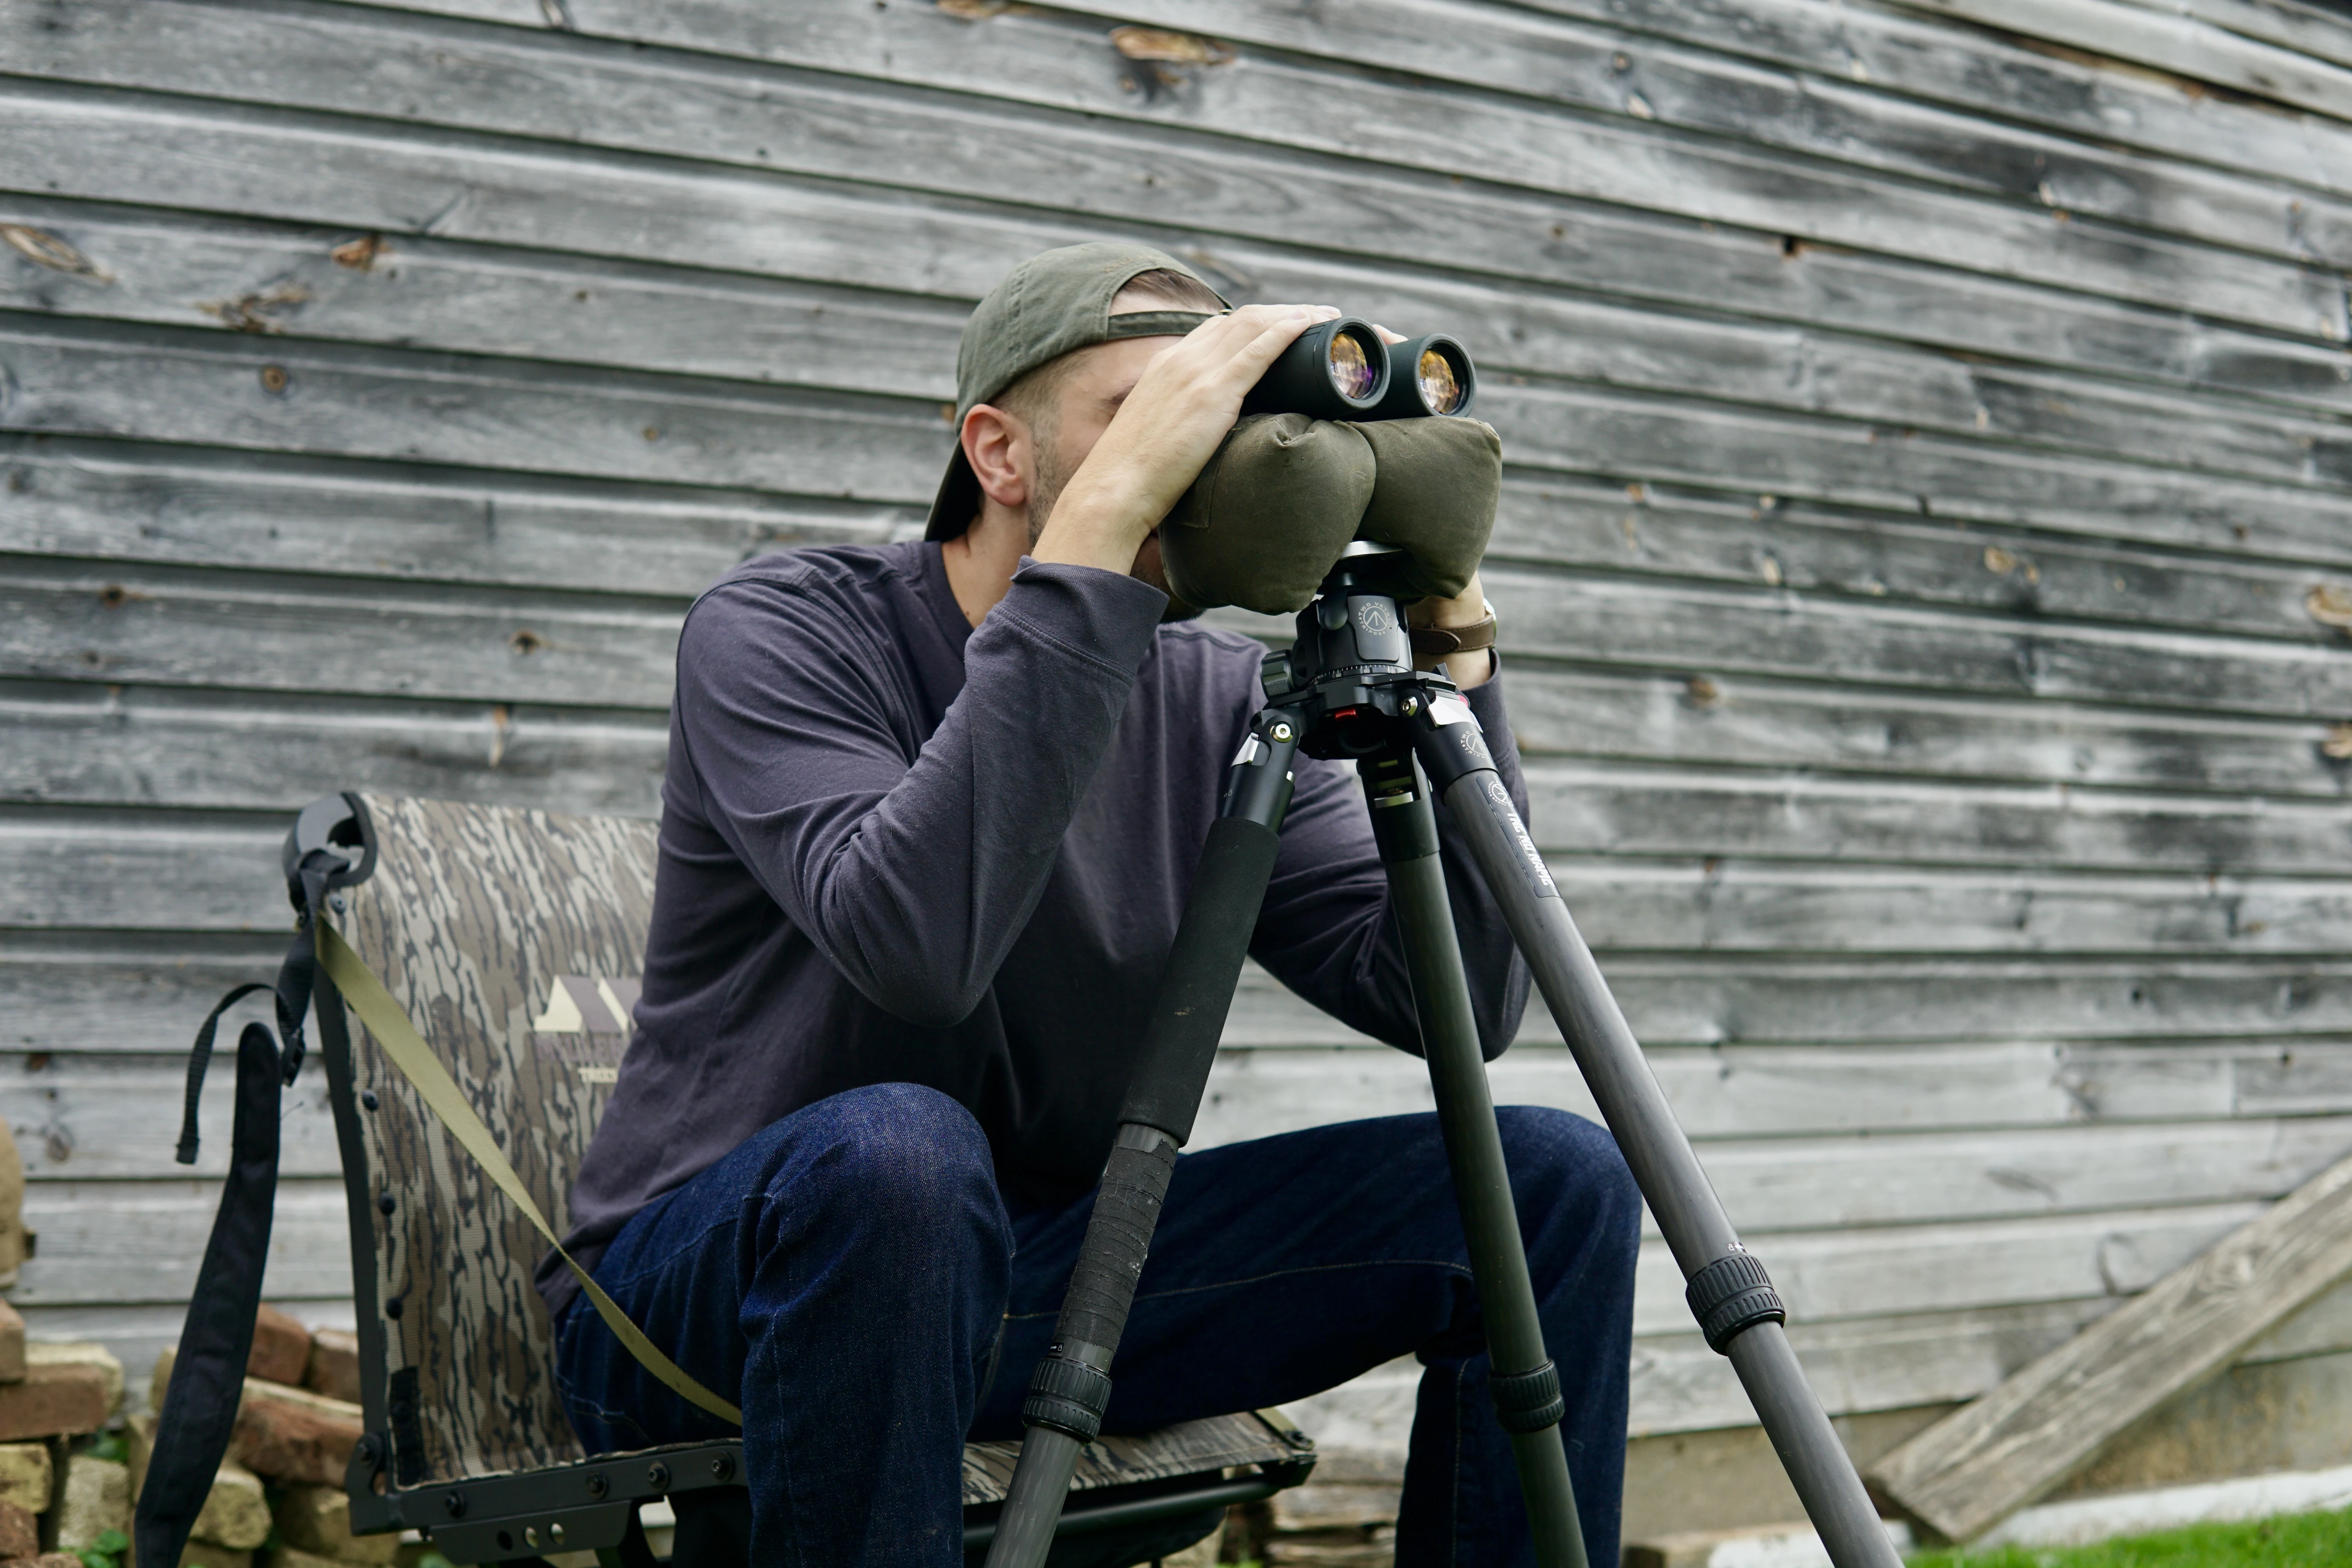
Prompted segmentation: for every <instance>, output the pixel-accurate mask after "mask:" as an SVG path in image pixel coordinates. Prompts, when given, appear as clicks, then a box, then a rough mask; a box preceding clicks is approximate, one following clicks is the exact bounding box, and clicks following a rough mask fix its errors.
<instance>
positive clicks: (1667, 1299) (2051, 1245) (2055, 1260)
mask: <svg viewBox="0 0 2352 1568" xmlns="http://www.w3.org/2000/svg"><path fill="white" fill-rule="evenodd" d="M2266 1207H2267V1205H2262V1204H2244V1203H2239V1204H2207V1205H2193V1206H2189V1207H2182V1208H2171V1209H2141V1210H2128V1211H2119V1212H2117V1211H2111V1212H2107V1213H2102V1214H2095V1215H2059V1216H2055V1217H2052V1218H2042V1219H2013V1220H1988V1221H1981V1222H1972V1223H1966V1224H1952V1225H1937V1226H1891V1227H1888V1228H1886V1229H1883V1230H1860V1231H1851V1232H1837V1233H1831V1234H1826V1235H1825V1234H1822V1233H1820V1232H1814V1233H1811V1234H1800V1235H1789V1236H1778V1237H1773V1238H1772V1239H1771V1242H1770V1244H1769V1246H1759V1247H1758V1248H1757V1252H1758V1254H1759V1256H1760V1257H1761V1258H1763V1260H1764V1263H1765V1265H1766V1267H1767V1268H1769V1269H1770V1270H1771V1274H1772V1282H1773V1284H1774V1285H1775V1286H1776V1287H1778V1289H1780V1295H1781V1298H1782V1299H1783V1300H1786V1301H1787V1302H1788V1304H1789V1317H1790V1321H1791V1322H1823V1321H1829V1320H1831V1319H1835V1318H1862V1317H1877V1316H1884V1315H1887V1314H1892V1313H1906V1312H1919V1311H1928V1310H1959V1309H1964V1308H1975V1307H1993V1306H2001V1305H2017V1304H2024V1303H2031V1302H2036V1301H2041V1302H2056V1301H2067V1300H2081V1299H2084V1298H2085V1297H2095V1296H2098V1295H2102V1294H2105V1295H2113V1296H2129V1295H2135V1294H2137V1293H2138V1292H2140V1291H2142V1290H2145V1289H2147V1288H2148V1287H2149V1286H2151V1285H2153V1284H2154V1283H2156V1281H2157V1280H2158V1279H2161V1278H2163V1277H2164V1276H2165V1275H2167V1274H2168V1273H2170V1272H2171V1271H2172V1270H2173V1269H2174V1268H2178V1267H2179V1266H2180V1265H2181V1264H2183V1263H2185V1262H2187V1261H2188V1260H2189V1258H2194V1257H2195V1256H2197V1255H2198V1254H2199V1253H2200V1252H2202V1251H2204V1250H2205V1249H2206V1248H2207V1247H2210V1246H2211V1245H2212V1244H2213V1243H2214V1242H2216V1241H2218V1240H2220V1239H2221V1237H2223V1236H2225V1235H2227V1234H2228V1233H2229V1232H2231V1231H2232V1230H2234V1229H2236V1228H2237V1227H2238V1226H2241V1225H2243V1224H2244V1223H2245V1222H2246V1221H2248V1220H2250V1219H2252V1218H2253V1217H2254V1216H2255V1215H2259V1214H2261V1213H2263V1212H2264V1210H2265V1208H2266ZM1636 1281H1637V1282H1636V1287H1635V1292H1634V1299H1633V1331H1634V1332H1635V1333H1637V1334H1646V1333H1664V1332H1677V1333H1678V1332H1685V1331H1688V1329H1689V1327H1690V1321H1691V1317H1690V1308H1689V1307H1688V1306H1687V1305H1686V1304H1685V1301H1684V1300H1683V1277H1682V1272H1681V1270H1680V1269H1678V1268H1675V1261H1674V1258H1673V1256H1672V1255H1671V1254H1670V1253H1668V1252H1667V1250H1666V1247H1665V1244H1664V1242H1663V1241H1653V1242H1644V1243H1643V1247H1642V1257H1641V1261H1640V1263H1639V1265H1638V1266H1637V1272H1636Z"/></svg>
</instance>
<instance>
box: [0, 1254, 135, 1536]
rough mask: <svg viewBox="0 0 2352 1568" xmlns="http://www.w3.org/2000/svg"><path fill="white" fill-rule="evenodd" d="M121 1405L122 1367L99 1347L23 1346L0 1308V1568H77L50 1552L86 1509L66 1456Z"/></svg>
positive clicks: (10, 1315) (7, 1309)
mask: <svg viewBox="0 0 2352 1568" xmlns="http://www.w3.org/2000/svg"><path fill="white" fill-rule="evenodd" d="M121 1398H122V1363H120V1362H118V1361H116V1360H115V1359H114V1357H113V1356H112V1355H110V1354H109V1353H108V1352H107V1351H106V1350H105V1349H104V1347H102V1346H99V1345H83V1344H71V1345H61V1344H28V1343H27V1342H26V1338H25V1320H24V1319H23V1318H21V1317H19V1316H18V1315H17V1313H16V1309H15V1308H14V1307H11V1306H9V1305H8V1304H7V1303H6V1302H5V1301H0V1568H81V1559H80V1558H79V1557H77V1556H72V1555H69V1554H67V1553H65V1552H58V1551H56V1550H53V1548H54V1547H55V1545H56V1534H57V1527H58V1521H59V1520H60V1519H61V1518H63V1517H65V1516H66V1515H67V1514H68V1513H69V1512H70V1511H71V1510H73V1509H74V1508H76V1507H78V1506H80V1505H81V1504H82V1503H83V1502H84V1501H85V1494H86V1493H87V1492H88V1490H89V1486H90V1484H92V1483H91V1481H90V1480H89V1479H85V1480H84V1483H83V1489H82V1492H80V1493H76V1492H74V1491H72V1490H71V1489H69V1487H68V1484H67V1482H68V1475H67V1473H66V1465H65V1463H64V1460H65V1456H66V1453H67V1451H68V1447H71V1446H72V1445H73V1444H74V1443H75V1442H76V1441H77V1440H79V1438H82V1437H84V1436H88V1435H89V1434H90V1433H93V1432H96V1431H98V1430H100V1428H102V1427H103V1426H105V1425H106V1423H107V1419H108V1417H109V1416H110V1415H112V1414H113V1412H114V1410H115V1408H116V1407H117V1406H118V1405H120V1404H121Z"/></svg>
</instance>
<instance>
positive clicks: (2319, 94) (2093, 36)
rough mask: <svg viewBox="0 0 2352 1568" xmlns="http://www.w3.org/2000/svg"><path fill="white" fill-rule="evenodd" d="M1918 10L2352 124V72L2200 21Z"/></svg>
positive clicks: (2055, 0) (1966, 7) (2081, 8)
mask: <svg viewBox="0 0 2352 1568" xmlns="http://www.w3.org/2000/svg"><path fill="white" fill-rule="evenodd" d="M1905 3H1906V5H1910V6H1911V7H1912V8H1914V9H1916V10H1921V11H1933V12H1939V13H1941V14H1943V15H1945V16H1957V17H1959V18H1960V19H1962V20H1964V21H1969V22H1977V23H1981V24H1983V25H1984V26H1990V27H1998V28H2000V30H2001V31H2003V32H2010V33H2022V34H2024V35H2026V36H2027V37H2036V38H2047V39H2049V40H2051V41H2052V42H2053V43H2059V44H2065V45H2068V46H2070V47H2074V48H2079V49H2084V50H2088V51H2090V52H2092V53H2095V54H2102V55H2110V56H2113V57H2115V58H2117V59H2122V60H2127V61H2129V62H2131V63H2132V64H2134V65H2144V66H2155V67H2157V68H2159V69H2162V70H2168V71H2175V72H2178V73H2179V74H2180V75H2182V76H2185V77H2188V78H2189V79H2192V80H2197V81H2210V82H2214V83H2217V84H2219V85H2221V86H2222V87H2226V88H2231V89H2235V90H2237V91H2240V92H2244V93H2249V94H2252V96H2254V97H2256V98H2266V99H2274V100H2277V101H2279V102H2281V103H2288V104H2293V105H2294V107H2296V108H2298V109H2309V110H2315V111H2317V112H2319V113H2321V114H2326V115H2328V116H2331V117H2333V118H2335V119H2338V120H2344V119H2352V70H2346V69H2343V68H2339V67H2336V66H2335V65H2333V64H2331V63H2329V62H2327V61H2325V60H2318V59H2314V58H2310V57H2309V56H2307V55H2304V54H2301V53H2299V52H2297V51H2294V50H2290V49H2284V48H2280V47H2277V46H2276V45H2274V44H2271V43H2269V42H2266V41H2264V40H2261V39H2256V38H2249V37H2243V36H2242V35H2239V34H2235V33H2231V32H2230V31H2228V30H2227V29H2225V28H2221V27H2215V26H2209V25H2207V24H2206V23H2204V22H2203V21H2201V20H2200V19H2198V18H2196V17H2193V16H2179V15H2166V14H2163V13H2160V12H2156V11H2150V10H2144V9H2142V8H2141V7H2139V6H2137V5H2118V4H2116V3H2115V0H2030V3H2028V0H1905Z"/></svg>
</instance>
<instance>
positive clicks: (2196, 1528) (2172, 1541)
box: [1910, 1510, 2352, 1568]
mask: <svg viewBox="0 0 2352 1568" xmlns="http://www.w3.org/2000/svg"><path fill="white" fill-rule="evenodd" d="M2347 1564H2352V1510H2346V1511H2345V1512H2342V1513H2295V1514H2284V1515H2281V1516H2280V1517H2279V1518H2276V1519H2263V1520H2256V1521H2252V1522H2251V1523H2247V1524H2192V1525H2189V1527H2187V1528H2186V1529H2183V1530H2168V1531H2164V1532H2163V1533H2162V1534H2160V1535H2137V1536H2132V1537H2129V1538H2127V1539H2126V1540H2122V1541H2106V1542H2100V1543H2099V1544H2098V1545H2096V1546H2067V1547H2056V1546H2004V1547H2002V1548H2000V1550H1999V1551H1997V1552H1922V1553H1921V1554H1919V1555H1918V1556H1916V1557H1913V1558H1911V1559H1910V1565H1911V1568H2341V1565H2347Z"/></svg>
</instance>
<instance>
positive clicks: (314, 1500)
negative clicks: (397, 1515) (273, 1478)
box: [278, 1486, 400, 1563]
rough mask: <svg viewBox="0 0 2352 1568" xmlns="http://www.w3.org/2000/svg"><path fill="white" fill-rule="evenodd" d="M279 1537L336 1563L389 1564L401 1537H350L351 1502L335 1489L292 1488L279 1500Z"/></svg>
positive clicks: (351, 1535) (302, 1549)
mask: <svg viewBox="0 0 2352 1568" xmlns="http://www.w3.org/2000/svg"><path fill="white" fill-rule="evenodd" d="M278 1537H279V1539H281V1540H283V1541H284V1542H286V1544H287V1545H289V1546H292V1547H296V1548H299V1550H301V1551H304V1552H316V1553H317V1554H318V1555H319V1556H320V1557H330V1558H332V1559H334V1560H335V1561H336V1562H338V1563H390V1562H391V1561H392V1560H393V1559H394V1557H395V1556H397V1555H398V1554H399V1552H400V1535H399V1532H398V1531H394V1532H392V1533H390V1534H386V1535H353V1534H352V1507H351V1500H350V1499H349V1498H347V1497H345V1496H344V1495H343V1493H342V1491H341V1489H339V1488H336V1487H316V1486H313V1487H292V1488H289V1489H288V1490H287V1492H286V1495H285V1496H284V1497H282V1498H280V1499H278Z"/></svg>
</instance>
